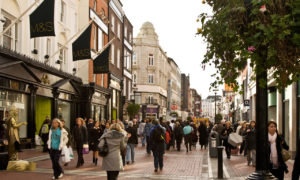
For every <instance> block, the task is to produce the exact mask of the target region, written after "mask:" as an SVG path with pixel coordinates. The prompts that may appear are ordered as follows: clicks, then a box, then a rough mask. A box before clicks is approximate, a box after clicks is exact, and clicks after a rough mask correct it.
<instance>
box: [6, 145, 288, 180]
mask: <svg viewBox="0 0 300 180" xmlns="http://www.w3.org/2000/svg"><path fill="white" fill-rule="evenodd" d="M171 149H172V148H171ZM223 154H224V153H223ZM19 156H20V158H21V159H27V160H31V161H37V169H36V171H34V172H11V171H10V172H8V171H0V179H1V180H26V179H28V180H29V179H30V180H40V179H51V177H52V169H51V161H50V160H49V156H48V154H47V153H42V152H41V150H40V149H35V150H33V149H31V150H24V152H22V153H20V155H19ZM76 158H77V155H76V153H75V159H76ZM84 159H85V164H84V165H83V166H82V167H81V168H75V166H76V160H73V161H71V163H70V164H69V165H68V166H67V167H63V168H64V170H65V176H64V178H63V179H64V180H77V179H78V180H79V179H88V180H93V179H97V180H105V179H106V172H105V171H102V170H101V158H100V159H99V162H98V166H94V165H93V164H92V153H90V154H88V155H84ZM135 161H136V162H135V163H134V164H130V165H127V166H125V170H124V171H122V172H121V173H120V176H119V179H120V180H132V179H140V180H146V179H157V180H159V179H178V180H179V179H180V180H181V179H182V180H184V179H186V180H192V179H193V180H195V179H215V178H216V177H217V159H216V158H209V157H208V152H207V150H200V148H199V147H197V149H196V150H195V148H194V149H193V151H192V152H189V153H186V152H185V149H184V148H183V149H182V151H181V152H177V151H175V150H171V151H166V154H165V156H164V169H163V171H159V172H158V173H154V167H153V156H149V155H147V154H146V153H145V148H144V147H138V148H136V158H135ZM292 164H293V162H292V161H290V162H288V165H289V170H290V172H291V171H292ZM254 170H255V169H254V167H252V166H247V160H246V158H245V157H243V156H232V158H231V159H230V160H227V159H226V158H224V177H225V178H226V179H233V180H234V179H245V177H247V176H248V175H249V174H251V173H252V172H253V171H254ZM225 171H226V172H225ZM286 178H287V179H289V178H290V173H289V174H288V175H286Z"/></svg>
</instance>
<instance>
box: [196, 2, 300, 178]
mask: <svg viewBox="0 0 300 180" xmlns="http://www.w3.org/2000/svg"><path fill="white" fill-rule="evenodd" d="M299 2H300V1H299V0H244V1H241V0H226V1H220V0H207V4H208V5H210V6H211V7H212V9H213V15H212V16H208V15H207V14H201V15H200V16H199V21H200V20H201V24H202V28H199V29H198V34H200V35H202V36H203V37H204V38H205V39H206V41H207V44H208V45H207V53H206V55H205V57H204V60H203V61H202V63H203V65H206V64H213V65H215V67H216V68H217V73H216V74H213V75H212V76H213V77H215V79H216V80H215V82H213V83H212V84H211V85H212V86H213V87H215V86H218V85H220V84H223V83H224V82H225V83H226V84H230V85H231V86H232V87H234V90H235V91H237V90H238V89H239V85H238V83H237V81H236V79H237V77H238V75H239V71H240V70H242V69H243V68H244V67H245V65H246V63H247V61H248V60H249V61H250V65H251V67H252V68H254V72H255V74H256V77H255V78H256V98H257V101H256V117H257V119H256V121H257V123H256V129H257V131H256V132H257V134H256V143H257V144H260V146H256V148H257V149H256V151H257V152H260V153H258V154H257V161H256V162H260V163H258V164H257V165H256V172H255V173H253V174H252V175H250V176H249V179H268V178H269V179H271V178H273V177H272V175H271V174H270V173H269V172H268V162H269V159H268V154H267V148H268V147H267V146H268V140H267V128H266V127H267V121H268V114H267V81H268V79H267V74H268V73H273V78H274V79H275V81H276V85H277V88H278V89H279V90H281V89H283V88H284V87H286V86H288V85H290V84H291V83H292V82H294V81H296V80H297V79H298V76H299V73H298V72H299V70H300V60H299V59H300V58H299V56H300V53H299V52H300V49H299V39H300V38H299V37H300V36H299V34H298V32H299V30H300V28H299V27H300V26H299V21H300V19H299V12H298V11H299V10H298V9H299V8H298V7H299V4H300V3H299Z"/></svg>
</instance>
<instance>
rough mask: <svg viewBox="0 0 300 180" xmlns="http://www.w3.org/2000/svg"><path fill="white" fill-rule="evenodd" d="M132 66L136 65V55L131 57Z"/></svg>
mask: <svg viewBox="0 0 300 180" xmlns="http://www.w3.org/2000/svg"><path fill="white" fill-rule="evenodd" d="M132 64H133V65H137V57H136V54H133V57H132Z"/></svg>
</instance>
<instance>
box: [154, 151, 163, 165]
mask: <svg viewBox="0 0 300 180" xmlns="http://www.w3.org/2000/svg"><path fill="white" fill-rule="evenodd" d="M153 156H154V168H155V169H158V165H159V167H160V168H163V167H164V159H163V157H164V154H163V153H162V152H157V151H153Z"/></svg>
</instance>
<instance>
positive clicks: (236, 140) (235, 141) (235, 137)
mask: <svg viewBox="0 0 300 180" xmlns="http://www.w3.org/2000/svg"><path fill="white" fill-rule="evenodd" d="M228 143H229V144H231V145H232V146H233V147H237V146H238V145H241V144H242V143H243V137H242V136H240V135H239V134H238V133H231V134H229V137H228Z"/></svg>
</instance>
